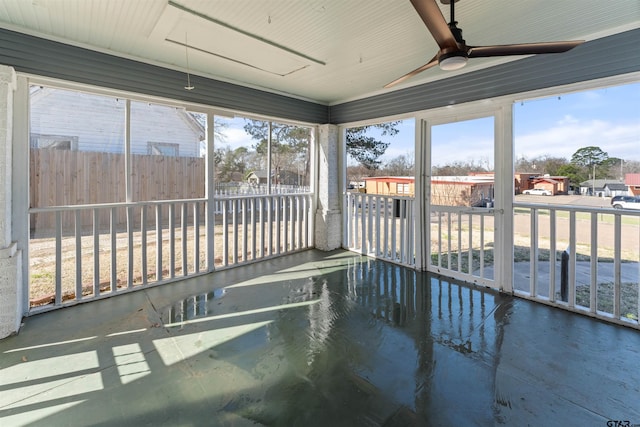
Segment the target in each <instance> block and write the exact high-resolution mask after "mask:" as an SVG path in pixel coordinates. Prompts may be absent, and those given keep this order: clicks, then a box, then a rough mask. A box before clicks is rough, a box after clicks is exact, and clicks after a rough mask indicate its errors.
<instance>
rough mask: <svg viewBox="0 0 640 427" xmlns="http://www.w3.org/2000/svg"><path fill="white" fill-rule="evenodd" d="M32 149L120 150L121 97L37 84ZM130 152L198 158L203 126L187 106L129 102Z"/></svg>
mask: <svg viewBox="0 0 640 427" xmlns="http://www.w3.org/2000/svg"><path fill="white" fill-rule="evenodd" d="M30 110H31V112H30V114H31V116H30V117H31V122H30V131H31V147H32V148H50V149H59V150H71V151H94V152H102V153H123V152H124V133H125V129H124V127H125V101H124V100H118V99H117V98H111V97H106V96H97V95H89V94H83V93H79V92H73V91H67V90H61V89H52V88H46V87H45V88H35V89H32V93H31V104H30ZM130 132H131V153H132V154H142V155H146V154H154V155H168V156H181V157H200V156H201V150H200V142H201V141H203V140H204V139H205V129H204V127H203V126H202V125H201V124H200V123H199V122H198V121H197V120H196V119H195V118H194V117H193V116H192V115H191V114H189V113H188V112H187V111H186V110H184V109H182V108H175V107H170V106H165V105H158V104H149V103H144V102H131V129H130Z"/></svg>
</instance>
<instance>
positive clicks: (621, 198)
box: [611, 196, 636, 206]
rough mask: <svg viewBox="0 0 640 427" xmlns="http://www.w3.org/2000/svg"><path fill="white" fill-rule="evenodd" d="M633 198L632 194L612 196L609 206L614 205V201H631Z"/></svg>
mask: <svg viewBox="0 0 640 427" xmlns="http://www.w3.org/2000/svg"><path fill="white" fill-rule="evenodd" d="M635 200H636V198H635V197H634V196H613V197H612V198H611V206H613V205H615V204H616V202H633V201H635Z"/></svg>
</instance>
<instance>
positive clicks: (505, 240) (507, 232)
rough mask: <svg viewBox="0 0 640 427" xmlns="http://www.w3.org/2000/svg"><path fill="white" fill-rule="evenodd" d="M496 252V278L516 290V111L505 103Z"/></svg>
mask: <svg viewBox="0 0 640 427" xmlns="http://www.w3.org/2000/svg"><path fill="white" fill-rule="evenodd" d="M494 156H495V157H494V165H495V178H494V182H495V194H494V197H495V206H494V208H495V217H494V221H495V224H494V226H495V253H494V260H495V261H494V262H495V264H494V278H493V279H494V281H495V282H496V283H497V284H498V286H499V289H500V290H501V291H502V292H506V293H512V292H513V194H514V191H515V184H514V178H513V177H514V169H513V113H512V109H511V104H508V105H503V106H501V107H500V108H499V109H498V111H497V114H496V120H495V153H494Z"/></svg>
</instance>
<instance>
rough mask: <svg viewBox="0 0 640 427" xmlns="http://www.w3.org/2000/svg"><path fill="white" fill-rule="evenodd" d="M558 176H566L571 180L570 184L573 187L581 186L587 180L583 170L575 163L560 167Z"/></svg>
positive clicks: (557, 172)
mask: <svg viewBox="0 0 640 427" xmlns="http://www.w3.org/2000/svg"><path fill="white" fill-rule="evenodd" d="M556 175H558V176H566V177H567V178H569V183H570V185H571V186H572V187H578V186H580V183H581V182H583V181H585V180H586V179H587V178H586V177H585V176H584V171H583V168H581V167H579V166H577V165H575V164H573V163H567V164H565V165H562V166H560V167H559V168H558V170H557V171H556Z"/></svg>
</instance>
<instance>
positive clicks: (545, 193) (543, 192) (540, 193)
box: [522, 188, 553, 196]
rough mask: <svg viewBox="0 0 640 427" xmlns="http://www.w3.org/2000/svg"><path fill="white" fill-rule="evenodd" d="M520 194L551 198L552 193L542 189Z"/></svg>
mask: <svg viewBox="0 0 640 427" xmlns="http://www.w3.org/2000/svg"><path fill="white" fill-rule="evenodd" d="M522 194H527V195H531V196H553V193H552V192H551V191H549V190H545V189H544V188H532V189H530V190H524V191H523V192H522Z"/></svg>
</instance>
